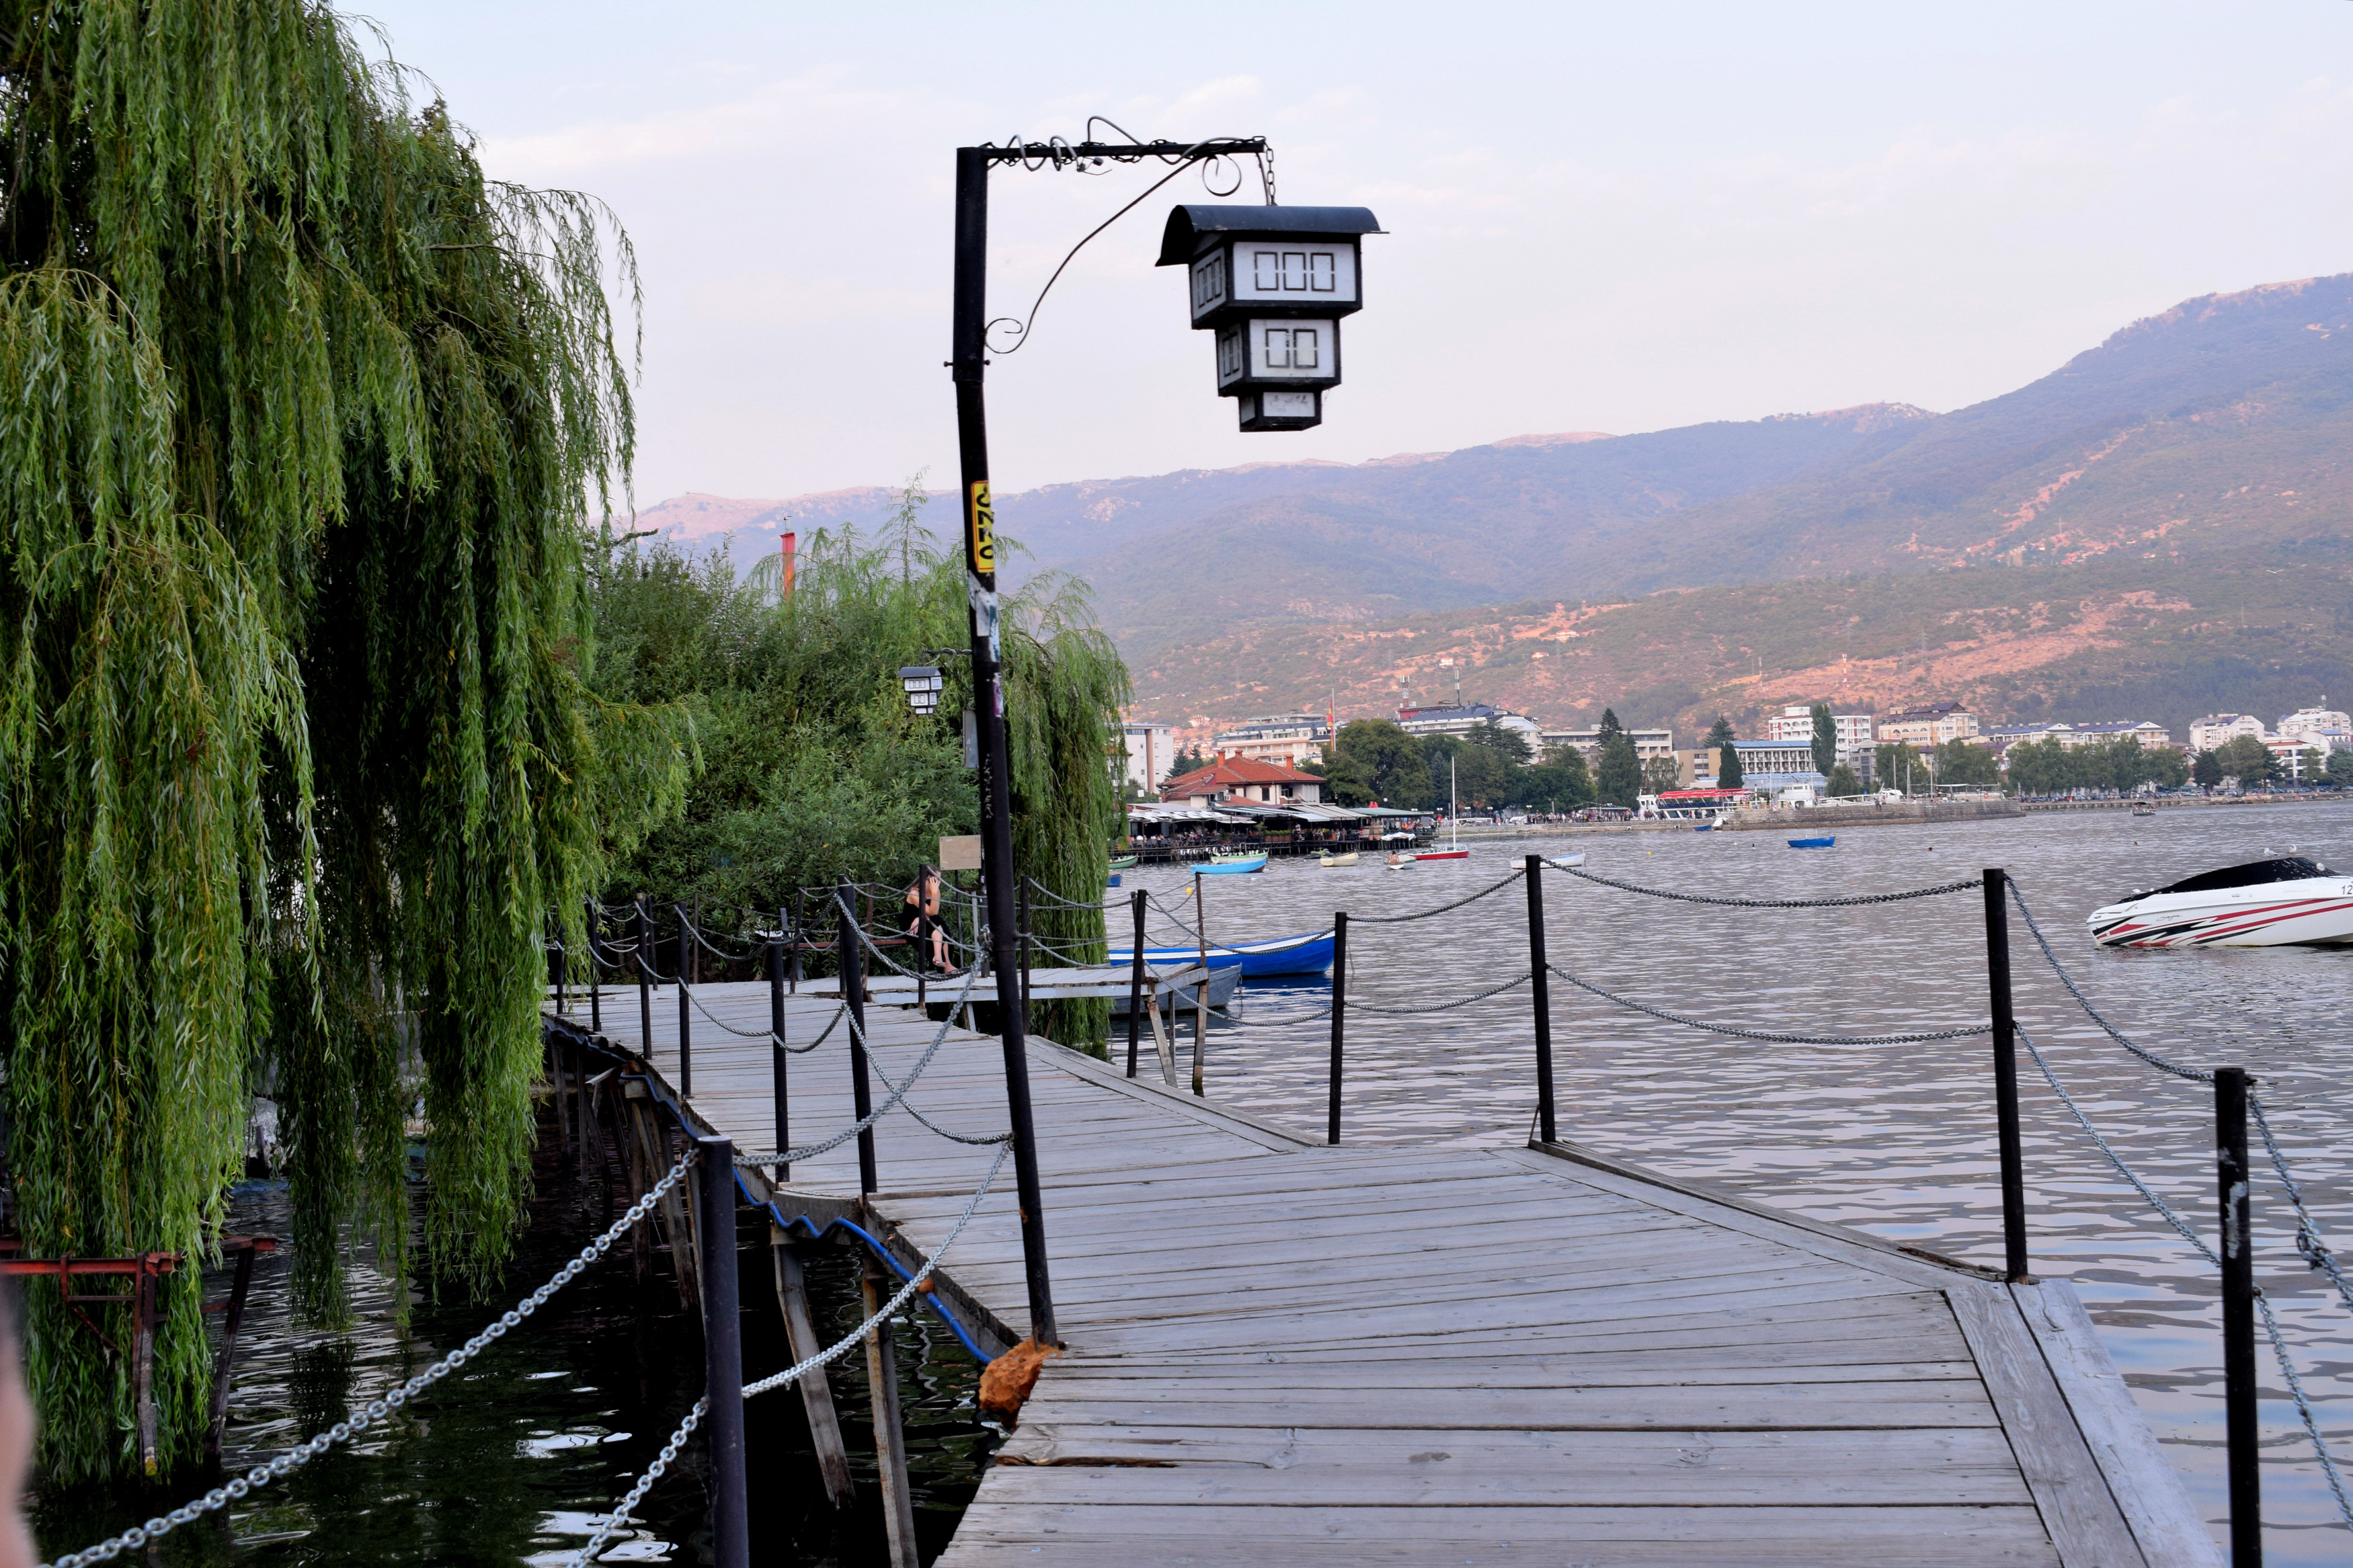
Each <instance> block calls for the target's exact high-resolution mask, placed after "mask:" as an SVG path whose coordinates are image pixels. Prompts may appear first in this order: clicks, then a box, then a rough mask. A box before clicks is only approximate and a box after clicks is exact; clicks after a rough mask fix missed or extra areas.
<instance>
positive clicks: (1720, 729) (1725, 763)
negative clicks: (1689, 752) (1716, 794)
mask: <svg viewBox="0 0 2353 1568" xmlns="http://www.w3.org/2000/svg"><path fill="white" fill-rule="evenodd" d="M1700 743H1701V744H1702V745H1703V746H1713V747H1714V748H1715V787H1716V788H1718V789H1738V788H1740V787H1741V785H1742V784H1744V783H1746V780H1745V779H1743V778H1742V776H1741V773H1740V752H1739V749H1738V748H1737V747H1736V746H1735V745H1734V744H1733V734H1732V721H1731V720H1729V719H1727V718H1725V716H1724V715H1723V714H1721V713H1719V714H1717V715H1716V716H1715V726H1714V727H1713V728H1711V729H1710V730H1709V731H1708V732H1707V739H1706V740H1705V741H1703V742H1700Z"/></svg>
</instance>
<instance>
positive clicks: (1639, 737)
mask: <svg viewBox="0 0 2353 1568" xmlns="http://www.w3.org/2000/svg"><path fill="white" fill-rule="evenodd" d="M1626 738H1627V739H1628V740H1630V741H1631V742H1634V756H1635V759H1636V760H1637V761H1638V762H1645V763H1647V762H1649V761H1650V760H1651V758H1652V757H1670V758H1671V757H1672V756H1674V754H1675V732H1674V731H1672V730H1629V731H1626ZM1562 746H1575V747H1576V748H1577V750H1578V751H1580V752H1584V753H1585V760H1586V762H1587V763H1588V764H1591V763H1599V761H1600V760H1601V726H1600V725H1599V724H1596V725H1594V726H1593V727H1592V728H1590V729H1586V730H1538V731H1536V736H1535V748H1536V751H1537V752H1539V753H1542V752H1550V751H1556V750H1557V749H1559V748H1560V747H1562Z"/></svg>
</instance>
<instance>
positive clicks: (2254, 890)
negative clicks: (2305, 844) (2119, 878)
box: [2084, 855, 2353, 947]
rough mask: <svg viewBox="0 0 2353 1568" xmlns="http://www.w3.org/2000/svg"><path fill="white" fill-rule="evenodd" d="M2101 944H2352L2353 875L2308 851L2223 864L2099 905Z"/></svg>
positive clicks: (2092, 918)
mask: <svg viewBox="0 0 2353 1568" xmlns="http://www.w3.org/2000/svg"><path fill="white" fill-rule="evenodd" d="M2084 923H2085V924H2086V925H2088V926H2090V927H2091V928H2092V940H2093V941H2094V942H2098V943H2099V944H2100V945H2101V946H2102V947H2295V946H2306V945H2309V946H2321V947H2335V946H2347V945H2353V877H2348V876H2346V875H2344V874H2342V873H2340V872H2335V871H2331V870H2330V869H2329V868H2327V867H2326V866H2324V865H2322V864H2321V863H2320V862H2319V861H2317V860H2315V859H2313V858H2310V857H2308V856H2304V855H2281V856H2275V857H2274V858H2271V859H2268V860H2251V861H2249V862H2248V863H2247V864H2245V865H2243V866H2226V867H2224V868H2222V869H2221V870H2219V871H2207V872H2204V873H2201V874H2200V875H2199V876H2195V877H2189V878H2185V879H2182V880H2181V881H2179V882H2176V883H2174V884H2173V885H2171V886H2170V887H2165V888H2158V889H2154V890H2153V891H2150V892H2146V893H2133V894H2130V895H2128V896H2126V897H2125V898H2123V899H2120V900H2117V901H2116V902H2115V903H2113V904H2108V905H2105V906H2104V907H2102V908H2100V909H2096V910H2093V911H2092V912H2091V914H2090V915H2089V916H2088V917H2087V918H2086V920H2085V921H2084Z"/></svg>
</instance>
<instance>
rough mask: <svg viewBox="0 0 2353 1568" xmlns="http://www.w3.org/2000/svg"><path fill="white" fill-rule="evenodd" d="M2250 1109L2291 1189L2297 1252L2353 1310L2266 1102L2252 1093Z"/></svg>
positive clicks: (2351, 1294)
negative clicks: (2289, 1169) (2265, 1110)
mask: <svg viewBox="0 0 2353 1568" xmlns="http://www.w3.org/2000/svg"><path fill="white" fill-rule="evenodd" d="M2247 1109H2248V1110H2252V1111H2253V1112H2254V1113H2255V1127H2256V1129H2257V1131H2261V1132H2262V1133H2263V1147H2264V1148H2265V1149H2266V1150H2268V1151H2269V1152H2270V1153H2271V1157H2272V1169H2273V1170H2274V1171H2277V1172H2278V1173H2279V1179H2280V1185H2281V1186H2283V1187H2284V1188H2286V1189H2287V1201H2288V1202H2289V1203H2291V1204H2293V1205H2295V1249H2296V1251H2298V1252H2300V1253H2302V1254H2303V1255H2304V1260H2305V1262H2306V1264H2308V1265H2310V1266H2311V1267H2312V1268H2317V1269H2319V1270H2320V1271H2321V1272H2322V1273H2324V1274H2326V1275H2327V1276H2328V1281H2329V1283H2330V1284H2332V1285H2334V1286H2336V1287H2337V1295H2338V1296H2339V1297H2341V1298H2343V1300H2344V1301H2345V1304H2346V1305H2347V1306H2348V1307H2353V1288H2348V1286H2347V1285H2346V1282H2345V1275H2344V1271H2343V1270H2342V1269H2340V1268H2338V1267H2337V1255H2336V1254H2335V1253H2333V1252H2331V1251H2329V1250H2328V1248H2327V1247H2326V1246H2324V1245H2322V1243H2321V1239H2320V1230H2319V1227H2318V1226H2315V1225H2314V1224H2313V1223H2312V1214H2311V1211H2309V1210H2308V1209H2306V1207H2305V1206H2304V1190H2303V1189H2302V1188H2301V1187H2299V1186H2297V1185H2296V1184H2295V1177H2294V1176H2291V1175H2289V1174H2288V1173H2287V1156H2286V1155H2285V1154H2284V1153H2283V1152H2281V1151H2280V1145H2279V1140H2278V1139H2277V1138H2275V1137H2274V1136H2273V1135H2272V1121H2271V1118H2270V1117H2268V1116H2266V1115H2264V1114H2263V1101H2262V1100H2259V1099H2257V1098H2256V1096H2255V1095H2254V1093H2253V1091H2252V1090H2250V1091H2249V1092H2248V1095H2247Z"/></svg>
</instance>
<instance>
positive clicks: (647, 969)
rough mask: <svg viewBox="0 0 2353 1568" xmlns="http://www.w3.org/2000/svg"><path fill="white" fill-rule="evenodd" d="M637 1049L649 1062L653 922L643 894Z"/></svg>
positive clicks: (640, 902) (634, 955)
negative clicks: (648, 915) (647, 912)
mask: <svg viewBox="0 0 2353 1568" xmlns="http://www.w3.org/2000/svg"><path fill="white" fill-rule="evenodd" d="M629 956H630V957H632V958H634V959H636V960H637V971H638V1049H639V1050H641V1051H643V1052H645V1053H646V1059H647V1060H648V1061H651V1060H652V1059H653V1055H654V979H653V970H654V922H653V921H651V920H649V918H647V915H646V900H645V896H644V895H643V894H639V895H638V951H637V952H633V953H631V954H630V955H629Z"/></svg>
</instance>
